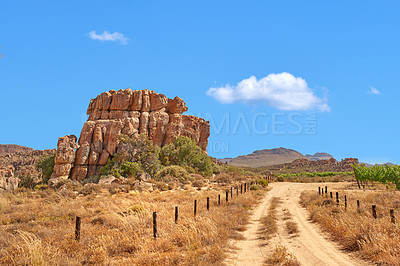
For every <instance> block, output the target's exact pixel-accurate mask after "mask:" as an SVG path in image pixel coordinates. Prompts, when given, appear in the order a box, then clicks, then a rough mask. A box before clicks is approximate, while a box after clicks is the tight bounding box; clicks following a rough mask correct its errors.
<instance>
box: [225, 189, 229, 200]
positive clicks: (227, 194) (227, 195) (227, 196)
mask: <svg viewBox="0 0 400 266" xmlns="http://www.w3.org/2000/svg"><path fill="white" fill-rule="evenodd" d="M228 198H229V191H226V198H225V199H226V202H228Z"/></svg>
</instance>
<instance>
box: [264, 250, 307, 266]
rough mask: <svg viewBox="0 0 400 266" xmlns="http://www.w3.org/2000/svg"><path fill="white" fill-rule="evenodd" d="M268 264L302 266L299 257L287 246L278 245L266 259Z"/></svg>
mask: <svg viewBox="0 0 400 266" xmlns="http://www.w3.org/2000/svg"><path fill="white" fill-rule="evenodd" d="M265 264H266V265H279V266H300V263H299V262H298V261H297V259H296V258H295V257H294V256H293V255H292V254H290V253H289V252H288V251H287V249H286V248H285V247H281V246H278V247H277V248H276V249H275V250H274V251H273V253H272V255H271V256H270V257H269V258H268V259H267V260H266V261H265Z"/></svg>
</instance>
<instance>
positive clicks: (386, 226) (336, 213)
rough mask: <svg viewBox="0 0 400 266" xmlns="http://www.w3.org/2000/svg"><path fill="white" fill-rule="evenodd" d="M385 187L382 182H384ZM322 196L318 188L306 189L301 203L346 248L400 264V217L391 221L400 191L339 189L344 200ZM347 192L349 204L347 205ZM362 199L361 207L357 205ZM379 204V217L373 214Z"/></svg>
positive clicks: (399, 201)
mask: <svg viewBox="0 0 400 266" xmlns="http://www.w3.org/2000/svg"><path fill="white" fill-rule="evenodd" d="M381 187H382V186H381ZM333 195H334V197H333V200H331V199H330V195H329V192H328V197H325V196H319V195H318V192H309V191H308V192H304V193H303V194H302V196H301V203H302V204H303V205H304V206H305V207H306V208H307V209H308V211H309V212H310V218H311V219H312V220H313V221H315V222H317V223H318V224H319V225H320V226H321V227H322V228H323V230H325V231H327V232H328V233H329V234H330V235H331V237H332V238H333V240H335V241H337V242H338V243H340V244H341V245H342V247H343V248H344V249H345V250H348V251H355V252H356V253H357V254H358V255H360V256H361V257H362V258H364V259H367V260H369V261H372V262H374V263H377V264H382V265H400V220H396V223H395V224H393V223H392V222H391V218H390V215H389V211H390V209H394V212H395V217H396V219H399V218H400V216H399V215H398V212H399V208H400V192H399V191H386V190H379V189H378V190H374V191H371V190H366V191H362V190H346V191H339V196H340V204H339V206H337V205H336V198H335V192H334V193H333ZM344 195H346V196H347V201H348V207H347V209H345V207H344ZM357 200H359V201H360V208H359V209H358V207H357ZM372 205H376V210H377V219H375V218H374V217H373V216H372Z"/></svg>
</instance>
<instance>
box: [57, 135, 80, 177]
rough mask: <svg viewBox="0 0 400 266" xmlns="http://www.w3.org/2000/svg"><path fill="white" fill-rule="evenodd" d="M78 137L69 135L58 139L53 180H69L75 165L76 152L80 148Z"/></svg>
mask: <svg viewBox="0 0 400 266" xmlns="http://www.w3.org/2000/svg"><path fill="white" fill-rule="evenodd" d="M76 140H77V138H76V136H74V135H68V136H65V137H61V138H59V139H58V143H57V152H56V156H55V159H54V169H53V174H52V175H51V178H61V179H68V177H69V174H70V172H71V169H72V167H73V166H74V163H75V150H76V149H77V148H78V144H77V143H76Z"/></svg>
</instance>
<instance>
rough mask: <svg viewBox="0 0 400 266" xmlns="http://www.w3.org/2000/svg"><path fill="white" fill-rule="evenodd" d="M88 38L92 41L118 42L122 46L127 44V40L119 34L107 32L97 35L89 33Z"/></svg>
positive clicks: (93, 32)
mask: <svg viewBox="0 0 400 266" xmlns="http://www.w3.org/2000/svg"><path fill="white" fill-rule="evenodd" d="M88 36H89V38H90V39H93V40H100V41H112V42H120V43H122V44H127V43H128V40H129V39H128V38H127V37H125V36H124V35H123V34H122V33H119V32H114V33H109V32H108V31H104V32H103V33H102V34H97V33H96V32H95V31H91V32H89V33H88Z"/></svg>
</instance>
